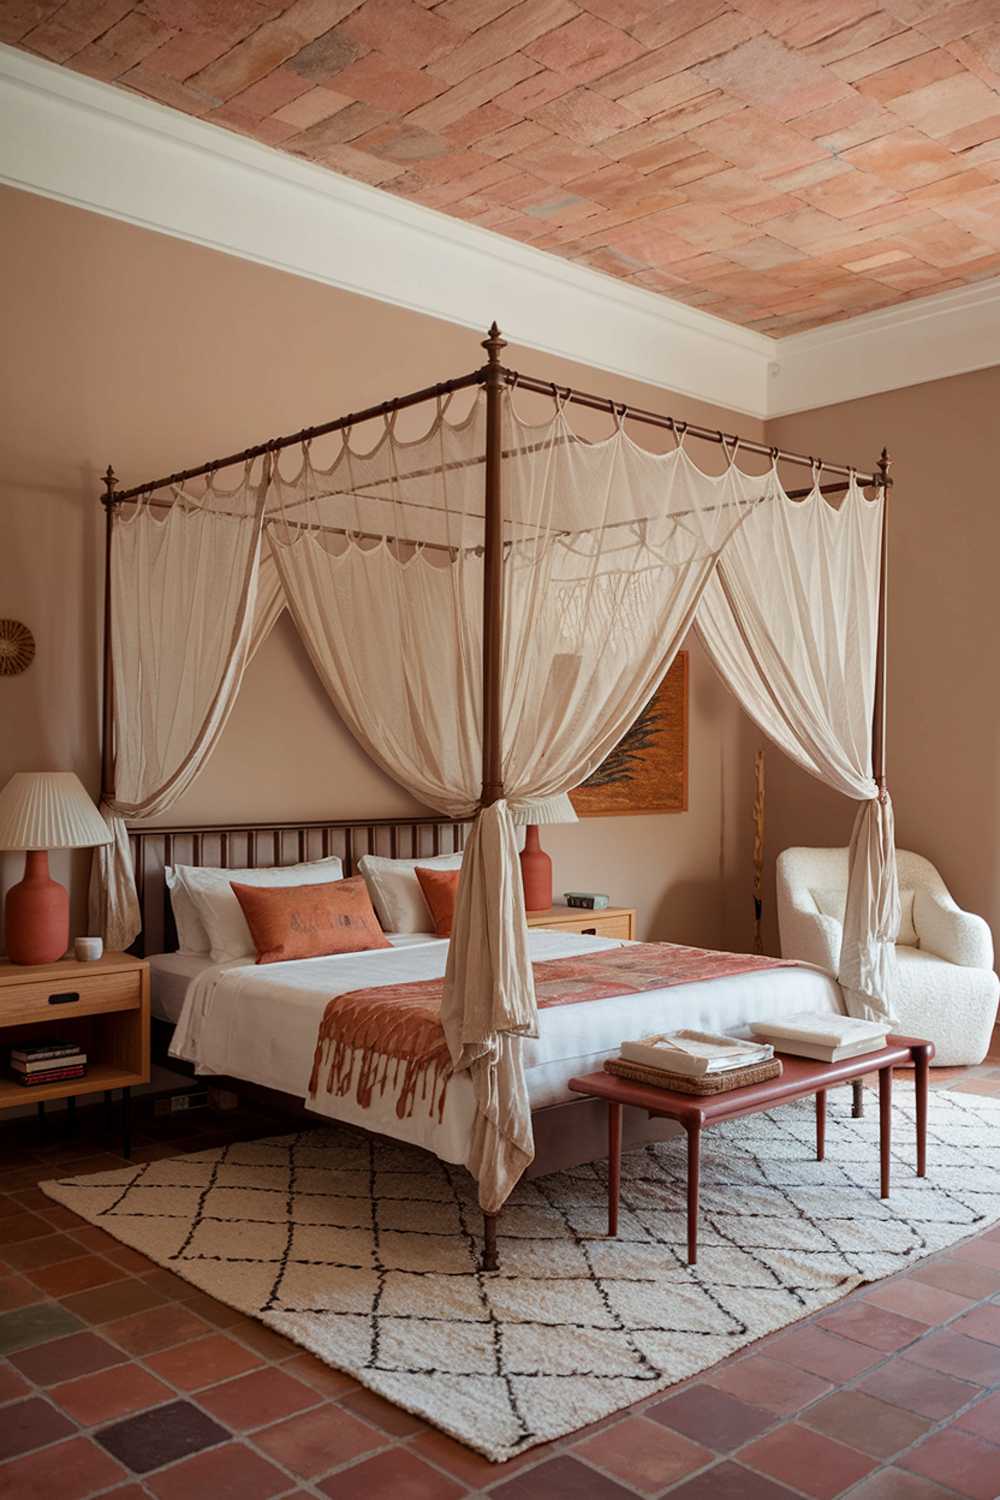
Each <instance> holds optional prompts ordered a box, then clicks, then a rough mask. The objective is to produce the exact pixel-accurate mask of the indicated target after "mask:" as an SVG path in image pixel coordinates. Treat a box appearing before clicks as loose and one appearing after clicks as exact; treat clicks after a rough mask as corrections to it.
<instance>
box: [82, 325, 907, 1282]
mask: <svg viewBox="0 0 1000 1500" xmlns="http://www.w3.org/2000/svg"><path fill="white" fill-rule="evenodd" d="M482 347H483V348H484V349H485V351H486V363H485V364H484V365H482V366H481V367H480V368H479V369H476V370H473V371H471V372H469V373H468V374H465V375H460V376H458V377H456V378H454V379H451V380H445V381H442V382H439V383H438V384H436V385H432V386H428V387H425V388H424V389H423V390H419V391H415V392H413V393H411V394H409V395H405V396H398V397H394V398H393V399H391V400H388V401H383V402H381V403H380V404H379V405H377V406H371V407H368V408H366V409H364V410H362V411H357V412H351V413H349V414H348V415H346V416H343V417H339V418H336V419H335V420H333V421H330V422H324V423H321V424H319V425H318V426H314V427H307V428H303V429H302V430H300V431H299V432H295V433H291V434H288V435H286V436H283V437H275V438H271V439H269V440H268V441H266V442H263V443H258V444H256V445H254V446H253V447H250V448H245V449H243V450H242V451H241V452H239V453H232V454H228V455H226V456H225V457H222V458H215V459H212V460H210V461H209V462H208V463H203V464H199V465H196V466H195V467H192V468H188V469H181V470H178V471H177V472H175V473H173V474H168V475H165V476H163V477H162V478H159V479H155V480H153V481H150V482H147V483H144V484H140V485H134V486H132V487H131V488H129V489H124V490H122V489H119V488H118V481H117V478H116V475H115V472H114V470H113V468H112V467H111V466H110V465H109V467H108V469H107V472H106V474H105V476H104V487H105V492H104V494H103V495H102V497H101V501H102V504H103V506H104V509H105V579H104V621H103V623H104V640H103V670H102V686H103V717H102V751H101V795H102V798H103V799H105V800H112V799H113V798H114V796H115V747H114V679H113V671H112V659H111V655H112V618H111V614H112V602H111V550H112V535H113V522H114V516H115V513H116V511H117V510H118V508H119V507H120V506H122V505H125V504H128V503H130V502H133V503H134V502H137V501H139V500H142V499H144V498H148V497H150V496H152V495H153V494H154V493H155V492H156V491H158V490H162V489H165V488H167V487H170V486H176V485H181V484H183V483H185V482H186V481H188V480H191V479H197V478H207V477H208V476H210V475H212V474H214V473H216V472H217V471H218V470H220V469H225V468H228V467H230V466H232V465H237V464H248V463H250V462H252V460H254V459H256V458H262V457H265V456H268V455H274V454H277V453H279V452H281V451H282V450H283V449H285V448H289V447H293V446H297V445H299V444H302V443H306V442H309V441H311V440H313V439H315V438H319V437H323V436H326V435H328V434H332V433H335V432H344V431H346V430H347V429H350V428H352V427H355V426H358V425H360V424H362V423H364V422H367V421H372V420H377V419H379V418H383V419H385V418H387V417H389V416H391V415H394V414H395V413H397V412H400V411H403V410H405V409H407V408H409V407H415V406H419V405H421V404H422V403H425V402H429V401H439V400H441V399H442V398H444V397H446V396H451V395H453V394H454V393H456V392H458V391H462V390H468V389H473V388H476V387H482V389H483V391H484V393H485V402H486V428H485V453H484V457H483V459H482V460H479V459H475V460H472V462H480V461H481V462H483V466H484V484H483V517H482V519H483V544H482V553H483V566H484V585H483V632H482V681H483V688H482V742H483V743H482V790H481V805H482V806H484V807H486V806H490V805H492V804H493V803H495V802H497V801H498V800H500V799H501V798H502V797H503V795H504V786H503V775H502V737H501V690H502V681H501V670H502V644H503V627H504V596H503V561H504V497H503V459H504V456H505V455H504V452H503V448H502V434H501V396H502V393H503V390H504V388H505V387H510V388H513V387H516V388H517V389H519V390H525V391H529V392H532V393H537V394H539V395H547V396H553V397H556V398H558V399H559V400H561V401H564V402H568V403H570V404H573V405H577V406H581V407H584V408H586V409H589V410H592V411H599V412H606V413H608V414H610V415H611V416H612V417H614V418H615V419H617V420H618V421H624V420H625V419H626V418H627V419H628V420H630V421H634V422H637V423H639V424H640V425H644V426H649V427H654V428H659V429H662V430H666V431H669V432H670V433H672V434H673V435H674V437H675V439H676V440H677V441H678V442H681V441H683V440H684V439H685V438H694V439H697V440H700V441H704V442H707V443H712V444H716V445H720V446H722V447H723V449H724V451H726V452H727V453H730V454H732V455H733V456H735V451H736V449H738V448H742V449H743V450H744V451H746V452H748V453H752V454H755V455H759V456H761V457H764V458H768V459H770V460H771V462H772V463H778V462H780V463H786V464H791V465H794V466H798V467H805V468H808V469H810V470H811V472H812V477H813V483H812V485H810V486H807V487H804V488H800V489H792V490H788V491H786V494H787V495H788V497H789V498H790V499H801V498H803V497H805V496H807V495H809V494H811V493H813V492H814V489H816V488H818V489H819V492H820V493H821V494H823V495H836V494H841V493H843V492H844V491H846V490H847V489H848V487H849V486H850V484H851V482H852V480H854V481H855V482H857V483H858V484H859V485H860V486H861V487H863V488H875V489H881V490H882V491H883V493H884V495H885V496H886V499H887V498H888V491H889V487H890V486H891V484H892V479H891V478H890V476H889V465H890V460H889V455H888V453H887V451H886V450H885V449H884V448H883V450H882V454H881V457H880V459H879V461H878V464H877V465H876V471H875V472H872V473H867V474H866V473H862V472H859V471H858V470H856V469H855V468H853V467H851V466H849V465H844V464H837V463H830V462H827V461H826V460H823V459H817V458H812V457H809V456H807V455H805V454H801V453H794V452H790V451H788V450H786V449H783V448H777V447H773V446H769V445H768V444H766V443H761V442H757V441H755V440H753V439H746V438H738V437H737V436H735V435H732V434H728V433H725V432H722V431H721V430H715V429H712V428H708V427H702V426H700V425H698V424H696V423H692V422H684V421H681V420H679V419H675V418H673V417H671V416H667V415H664V414H661V413H658V412H653V411H648V410H645V409H643V408H640V407H635V406H632V405H630V404H628V403H625V402H621V401H616V400H615V399H614V398H612V397H606V396H597V395H593V394H590V393H588V392H585V391H580V390H576V389H574V388H572V387H566V386H557V385H556V384H555V383H554V382H553V381H549V380H542V379H539V378H537V377H535V376H531V375H527V374H524V373H523V372H521V371H518V370H513V369H510V368H508V367H507V366H505V365H503V364H502V363H501V353H502V351H503V349H504V348H506V342H505V340H504V339H503V338H502V337H501V334H500V330H499V328H498V327H497V324H496V323H493V324H492V326H491V327H490V329H489V332H488V334H487V337H486V339H485V340H484V341H483V344H482ZM823 475H829V476H831V478H830V480H829V482H827V483H818V481H819V480H820V479H821V478H822V476H823ZM155 503H157V504H162V505H165V506H169V505H171V504H172V503H173V501H172V500H169V499H163V500H162V501H156V502H155ZM887 511H888V507H887V506H885V507H884V509H883V515H882V530H881V541H880V561H879V598H878V617H877V618H878V633H877V649H876V662H875V693H874V711H873V722H872V771H873V775H874V779H875V781H876V783H877V785H878V787H879V789H880V791H884V789H885V785H886V778H885V667H886V583H887V544H888V535H887V532H888V526H887V519H888V517H887ZM325 529H326V530H330V531H333V532H334V533H335V534H342V535H348V534H351V535H356V533H353V532H351V533H348V532H346V531H339V529H338V528H333V527H327V528H325ZM449 550H450V549H449ZM378 821H379V820H374V821H372V820H367V821H365V822H362V823H357V824H347V823H341V824H336V823H327V824H315V825H312V826H313V827H315V828H321V829H322V828H326V829H327V830H329V829H332V828H334V827H339V828H342V829H343V828H350V827H355V828H372V829H373V828H374V827H375V826H376V824H377V822H378ZM405 821H406V820H400V821H398V822H397V823H396V825H395V826H396V827H399V826H402V825H403V824H405ZM413 821H414V823H417V822H419V821H420V820H413ZM447 821H448V820H446V819H433V818H431V819H427V820H424V826H427V827H435V824H436V825H437V827H436V828H435V840H436V839H437V837H438V829H439V828H440V827H441V826H443V825H444V824H445V823H447ZM299 826H300V825H297V824H294V823H292V824H284V825H276V824H271V823H269V824H258V825H244V826H243V827H242V828H241V829H239V830H238V831H239V832H243V833H246V834H247V836H248V837H249V836H253V835H255V834H256V833H259V832H274V831H276V830H278V829H280V828H292V829H295V830H296V831H297V830H298V828H299ZM301 826H303V827H305V826H309V825H301ZM229 831H231V832H232V831H237V830H232V829H230V830H229ZM182 832H183V833H184V834H190V835H192V836H197V835H198V834H199V833H202V834H208V833H215V832H218V833H222V832H223V830H222V828H221V827H217V828H212V829H209V828H206V829H203V830H198V829H184V830H180V829H177V830H168V829H156V828H151V827H149V825H146V826H145V827H143V826H142V825H137V826H134V827H132V828H130V836H131V837H132V839H133V844H134V845H135V846H137V847H138V848H140V849H141V848H142V847H143V841H144V840H145V839H146V838H147V836H150V837H153V836H159V837H161V838H164V837H166V838H167V839H169V837H170V835H171V834H174V833H177V834H179V833H182ZM300 837H301V836H300ZM456 847H460V845H458V844H457V843H456ZM197 862H198V860H196V863H197ZM223 863H224V864H226V863H228V861H227V860H225V859H224V860H223ZM141 879H142V873H141V869H140V880H141ZM144 916H145V908H144ZM484 1265H485V1266H486V1267H487V1268H494V1267H495V1265H496V1221H495V1217H492V1216H489V1215H487V1216H486V1248H485V1255H484Z"/></svg>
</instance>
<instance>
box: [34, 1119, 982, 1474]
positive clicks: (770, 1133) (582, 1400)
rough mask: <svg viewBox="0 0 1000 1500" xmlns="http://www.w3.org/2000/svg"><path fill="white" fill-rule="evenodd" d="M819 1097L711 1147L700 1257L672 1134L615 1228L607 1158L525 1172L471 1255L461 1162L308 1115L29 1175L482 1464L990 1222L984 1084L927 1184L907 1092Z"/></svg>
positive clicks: (475, 1215)
mask: <svg viewBox="0 0 1000 1500" xmlns="http://www.w3.org/2000/svg"><path fill="white" fill-rule="evenodd" d="M840 1093H841V1096H842V1097H841V1098H840V1099H838V1098H837V1096H836V1095H833V1096H832V1098H831V1104H830V1126H829V1129H828V1132H827V1159H826V1160H825V1161H824V1162H817V1161H816V1160H815V1155H814V1146H815V1136H814V1116H813V1106H812V1102H811V1101H808V1102H806V1103H803V1104H797V1105H789V1106H785V1107H783V1108H781V1109H778V1110H775V1111H774V1112H773V1113H770V1114H763V1115H755V1116H752V1117H751V1118H749V1119H746V1120H741V1121H735V1122H730V1123H728V1124H726V1125H722V1126H719V1127H717V1128H714V1129H712V1130H709V1131H706V1132H705V1134H704V1136H703V1140H702V1214H701V1229H700V1240H699V1259H698V1264H697V1266H695V1267H689V1266H688V1265H687V1263H686V1257H685V1243H686V1228H685V1214H684V1205H685V1143H684V1139H683V1138H680V1139H677V1140H672V1141H667V1142H664V1143H661V1144H658V1145H654V1146H648V1147H645V1148H644V1149H641V1150H638V1151H633V1152H631V1153H629V1154H628V1155H627V1156H626V1158H625V1160H624V1162H623V1173H622V1179H623V1180H622V1213H621V1220H620V1233H619V1237H618V1238H617V1239H616V1240H609V1239H607V1238H606V1236H605V1230H606V1226H607V1217H606V1215H607V1204H606V1167H605V1165H604V1163H597V1164H594V1165H590V1166H585V1167H581V1168H578V1169H576V1170H574V1171H571V1172H563V1173H556V1174H554V1175H552V1176H549V1177H543V1178H537V1179H535V1180H533V1181H531V1182H527V1183H523V1184H522V1185H521V1186H520V1187H519V1188H518V1189H517V1191H516V1192H515V1194H514V1196H513V1198H512V1199H511V1200H510V1202H509V1203H508V1205H507V1207H506V1208H505V1210H504V1212H503V1215H502V1217H501V1220H500V1254H501V1270H500V1272H499V1273H498V1274H495V1275H484V1274H483V1273H481V1272H480V1271H479V1269H478V1264H479V1256H480V1251H481V1240H480V1234H481V1226H482V1221H481V1218H480V1215H479V1212H478V1209H477V1207H476V1202H475V1193H474V1185H473V1183H472V1181H471V1179H470V1178H469V1177H468V1176H467V1175H466V1173H465V1172H464V1171H462V1170H461V1169H459V1168H454V1167H450V1166H448V1165H447V1164H446V1163H442V1162H439V1161H437V1160H436V1159H435V1158H433V1157H431V1156H428V1155H427V1154H426V1153H423V1152H420V1151H417V1150H414V1149H411V1148H408V1147H404V1146H399V1145H396V1144H394V1143H392V1142H390V1141H387V1140H385V1139H382V1138H378V1137H368V1136H365V1135H363V1134H362V1133H361V1132H356V1131H351V1130H349V1129H346V1128H344V1129H340V1128H334V1129H326V1128H323V1129H316V1130H309V1131H305V1132H302V1133H300V1134H297V1135H286V1136H279V1137H275V1138H273V1139H268V1140H261V1141H253V1142H248V1143H241V1144H237V1145H230V1146H226V1147H220V1148H218V1149H213V1150H209V1151H201V1152H198V1153H197V1154H196V1155H192V1156H183V1157H174V1158H171V1159H167V1160H161V1161H155V1162H149V1163H146V1164H144V1165H141V1166H135V1167H128V1168H125V1169H124V1170H122V1171H115V1172H109V1173H99V1174H97V1175H96V1176H92V1177H78V1178H74V1179H69V1180H66V1181H59V1182H47V1183H43V1184H42V1188H43V1191H44V1192H46V1193H47V1194H48V1196H49V1197H50V1198H54V1199H56V1200H57V1201H58V1202H59V1203H63V1204H65V1205H66V1206H67V1207H68V1208H71V1209H73V1210H74V1211H75V1212H76V1213H78V1214H81V1215H82V1216H83V1218H85V1219H88V1220H89V1221H90V1222H91V1223H93V1224H98V1225H100V1227H101V1228H102V1229H104V1230H106V1231H107V1232H108V1233H109V1234H111V1235H113V1236H114V1237H115V1238H116V1239H118V1240H121V1241H122V1242H123V1243H124V1244H126V1245H131V1246H133V1247H134V1248H135V1249H137V1250H140V1251H142V1252H143V1253H144V1254H145V1255H147V1256H149V1257H150V1258H151V1259H152V1260H154V1261H157V1262H158V1263H159V1264H160V1265H163V1266H168V1267H169V1268H170V1269H171V1270H172V1271H174V1272H176V1273H177V1275H179V1276H182V1277H183V1278H184V1279H185V1280H186V1281H189V1282H191V1283H192V1285H194V1286H197V1287H200V1288H201V1289H202V1290H204V1291H206V1292H208V1293H210V1294H211V1295H212V1296H213V1297H216V1298H218V1299H219V1300H220V1301H222V1302H225V1303H228V1304H229V1305H230V1306H233V1307H236V1308H239V1309H240V1310H241V1311H242V1312H245V1313H248V1314H250V1315H252V1316H253V1317H255V1318H259V1319H260V1321H261V1322H262V1323H265V1324H267V1325H268V1326H269V1327H271V1328H274V1329H276V1330H277V1331H278V1332H280V1333H283V1334H285V1335H287V1337H289V1338H290V1339H293V1340H295V1341H296V1342H297V1343H299V1344H301V1345H303V1346H304V1347H305V1348H306V1349H309V1350H311V1351H312V1352H313V1353H314V1354H315V1355H317V1356H318V1357H319V1358H320V1359H322V1360H325V1361H326V1362H327V1363H329V1364H331V1365H335V1366H337V1367H338V1368H340V1369H343V1370H347V1371H349V1372H350V1373H351V1374H352V1375H353V1376H355V1377H356V1379H358V1380H359V1381H361V1382H362V1383H363V1384H364V1385H366V1386H369V1387H370V1388H371V1389H372V1390H375V1391H378V1392H379V1393H380V1394H381V1395H382V1396H385V1397H386V1398H387V1399H388V1400H390V1401H393V1402H396V1403H397V1404H398V1405H399V1406H402V1407H405V1408H406V1409H407V1410H409V1411H413V1412H416V1413H418V1414H419V1415H420V1416H422V1417H424V1418H426V1420H427V1421H429V1422H432V1423H434V1424H435V1425H436V1426H438V1427H441V1428H443V1429H444V1431H445V1432H448V1433H451V1434H452V1435H453V1436H454V1437H456V1438H458V1439H459V1440H460V1441H462V1442H464V1443H467V1444H468V1445H469V1446H470V1447H472V1448H476V1449H478V1450H479V1451H480V1452H482V1453H484V1454H486V1456H487V1457H488V1458H491V1459H495V1460H497V1461H500V1460H503V1459H506V1458H510V1457H512V1456H513V1455H515V1454H517V1453H519V1452H521V1451H523V1450H524V1449H525V1448H528V1447H531V1446H532V1445H533V1444H535V1443H541V1442H545V1441H547V1440H550V1439H552V1438H556V1437H561V1436H564V1435H565V1434H567V1433H570V1432H573V1431H575V1430H576V1429H578V1428H580V1427H584V1426H586V1425H587V1424H588V1423H590V1422H595V1421H597V1420H598V1419H600V1418H601V1417H604V1416H607V1415H608V1414H609V1413H611V1412H614V1411H617V1410H619V1409H620V1408H622V1407H625V1406H628V1405H630V1404H631V1403H632V1402H634V1401H637V1400H639V1399H641V1398H642V1397H644V1396H648V1395H651V1394H652V1393H654V1392H655V1391H657V1390H660V1389H663V1388H665V1387H667V1386H669V1385H671V1384H673V1383H674V1382H676V1381H679V1380H683V1379H686V1378H687V1377H688V1376H690V1375H693V1374H696V1373H697V1372H699V1371H700V1370H703V1369H705V1368H706V1367H707V1366H709V1365H711V1364H714V1363H715V1362H716V1361H717V1360H719V1359H722V1358H723V1357H724V1356H725V1355H727V1354H732V1353H733V1352H734V1350H737V1349H739V1348H741V1347H742V1346H743V1345H745V1344H748V1343H750V1342H751V1341H752V1340H754V1339H758V1338H761V1337H762V1336H763V1335H764V1334H767V1333H771V1332H773V1331H774V1330H775V1329H777V1328H781V1327H783V1326H784V1325H785V1324H787V1323H791V1322H794V1321H795V1320H796V1319H797V1318H800V1317H802V1316H804V1315H805V1314H807V1313H810V1312H813V1311H815V1310H816V1309H818V1308H820V1307H823V1306H825V1305H827V1304H828V1303H831V1302H834V1301H836V1300H837V1299H838V1298H839V1297H842V1296H844V1295H845V1294H846V1293H847V1292H849V1291H851V1290H853V1288H855V1287H856V1286H858V1285H860V1284H861V1283H862V1282H866V1281H875V1280H878V1279H879V1278H880V1277H883V1276H889V1275H891V1274H892V1273H893V1272H895V1271H898V1270H900V1269H903V1268H905V1267H906V1266H907V1265H910V1264H912V1263H913V1262H915V1261H917V1260H919V1259H920V1258H921V1257H922V1256H925V1255H929V1254H932V1253H933V1252H934V1251H936V1250H941V1249H944V1248H945V1247H946V1246H948V1245H951V1244H954V1243H955V1242H956V1241H958V1240H961V1239H964V1238H965V1237H966V1236H967V1235H969V1234H972V1233H974V1232H975V1231H976V1230H979V1229H983V1228H986V1227H987V1226H988V1225H990V1224H993V1223H995V1222H996V1221H997V1220H998V1219H1000V1098H992V1097H988V1096H981V1095H976V1094H959V1093H951V1092H946V1091H933V1092H932V1093H931V1097H930V1113H929V1174H930V1175H929V1176H928V1177H927V1178H926V1179H920V1178H918V1177H917V1176H916V1174H915V1170H914V1146H913V1142H914V1120H913V1093H912V1090H905V1091H904V1090H901V1089H900V1090H897V1103H896V1106H895V1108H894V1111H893V1115H894V1119H893V1141H894V1145H893V1183H892V1196H891V1197H890V1199H889V1200H888V1201H886V1202H883V1201H882V1200H881V1199H880V1198H879V1191H878V1188H879V1169H878V1120H877V1111H873V1110H872V1109H871V1107H870V1106H869V1109H868V1112H867V1115H866V1117H865V1118H864V1119H861V1120H855V1119H852V1118H851V1114H850V1094H849V1091H840Z"/></svg>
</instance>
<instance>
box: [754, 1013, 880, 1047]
mask: <svg viewBox="0 0 1000 1500" xmlns="http://www.w3.org/2000/svg"><path fill="white" fill-rule="evenodd" d="M750 1029H751V1031H752V1032H753V1034H754V1036H760V1037H779V1038H788V1040H789V1041H797V1042H813V1043H815V1045H816V1046H818V1047H849V1046H852V1045H853V1044H854V1043H856V1042H865V1041H868V1040H870V1039H871V1040H874V1039H876V1038H878V1037H883V1036H888V1034H889V1032H890V1031H891V1030H892V1027H891V1026H889V1025H888V1024H887V1023H886V1022H883V1021H862V1020H861V1019H860V1018H859V1017H856V1016H830V1015H824V1014H822V1013H819V1012H816V1011H800V1012H798V1014H796V1015H793V1016H785V1017H784V1019H783V1020H779V1021H775V1020H768V1021H754V1022H753V1024H752V1025H751V1027H750Z"/></svg>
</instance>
